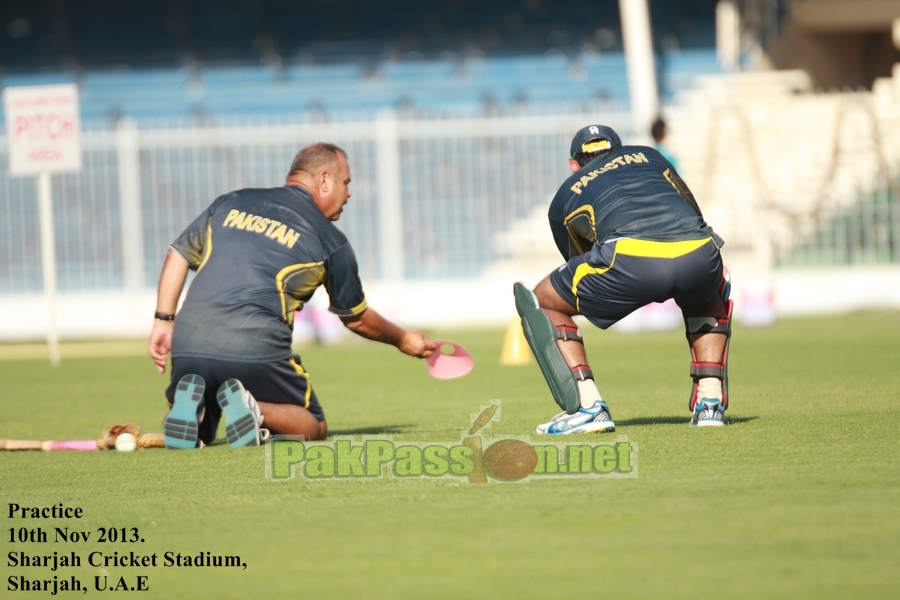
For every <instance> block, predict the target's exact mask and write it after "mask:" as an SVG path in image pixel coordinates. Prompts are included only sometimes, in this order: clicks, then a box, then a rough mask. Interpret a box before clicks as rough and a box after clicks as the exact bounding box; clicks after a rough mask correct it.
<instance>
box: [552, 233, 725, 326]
mask: <svg viewBox="0 0 900 600" xmlns="http://www.w3.org/2000/svg"><path fill="white" fill-rule="evenodd" d="M720 245H721V240H720V239H719V238H718V237H717V236H716V237H708V238H705V239H702V240H689V241H682V242H654V241H647V240H637V239H632V238H624V239H620V240H616V241H612V242H607V243H605V244H599V245H596V246H594V247H593V248H592V249H591V251H590V252H587V253H585V254H582V255H580V256H576V257H575V258H573V259H571V260H570V261H569V262H567V263H566V264H564V265H562V266H561V267H560V268H559V269H557V270H556V271H554V272H553V273H551V274H550V283H552V284H553V288H554V289H555V290H556V291H557V293H558V294H559V295H560V296H562V298H563V299H565V300H566V301H567V302H568V303H569V304H571V305H572V306H574V307H575V308H577V309H578V312H579V313H580V314H582V315H584V316H585V318H587V320H588V321H590V322H591V323H593V324H594V325H596V326H597V327H599V328H601V329H606V328H607V327H609V326H610V325H612V324H613V323H615V322H617V321H619V320H620V319H623V318H624V317H626V316H628V315H629V314H631V313H632V312H634V311H635V310H637V309H638V308H640V307H642V306H644V305H647V304H650V303H651V302H665V301H666V300H668V299H669V298H674V299H675V302H676V304H678V306H679V307H680V308H681V310H682V312H684V314H686V315H689V316H695V315H697V314H699V313H700V311H702V310H703V309H705V308H706V307H707V305H709V303H710V302H712V300H713V299H714V298H715V296H716V294H717V293H720V292H719V289H720V286H721V284H722V272H723V266H722V257H721V255H720V254H719V246H720Z"/></svg>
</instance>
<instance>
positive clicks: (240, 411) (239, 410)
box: [216, 379, 269, 448]
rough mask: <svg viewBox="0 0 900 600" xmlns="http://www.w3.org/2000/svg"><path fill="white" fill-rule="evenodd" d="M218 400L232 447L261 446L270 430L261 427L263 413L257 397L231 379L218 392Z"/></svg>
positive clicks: (227, 436)
mask: <svg viewBox="0 0 900 600" xmlns="http://www.w3.org/2000/svg"><path fill="white" fill-rule="evenodd" d="M216 400H217V401H218V402H219V406H221V407H222V412H224V413H225V439H226V440H228V445H229V446H231V447H232V448H243V447H244V446H259V444H260V442H261V441H265V440H266V438H268V434H269V431H268V430H266V429H260V425H262V422H263V416H262V413H261V412H260V410H259V405H258V404H257V403H256V399H255V398H254V397H253V395H252V394H250V392H248V391H247V390H245V389H244V386H243V384H242V383H241V382H240V381H238V380H237V379H229V380H227V381H226V382H225V383H223V384H222V385H221V386H219V390H218V391H217V392H216Z"/></svg>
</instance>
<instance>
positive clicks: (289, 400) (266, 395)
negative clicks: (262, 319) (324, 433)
mask: <svg viewBox="0 0 900 600" xmlns="http://www.w3.org/2000/svg"><path fill="white" fill-rule="evenodd" d="M191 373H193V374H195V375H199V376H200V377H202V378H203V380H204V381H205V382H206V392H205V394H204V402H205V405H206V410H207V416H210V415H211V416H212V417H213V421H211V422H210V423H211V424H212V423H216V424H218V420H219V416H220V415H221V412H222V410H221V408H220V407H219V403H218V402H217V401H216V391H218V389H219V386H220V385H222V383H224V382H225V381H226V380H228V379H237V380H239V381H240V382H241V384H243V386H244V388H245V389H247V390H249V391H250V393H251V394H253V397H254V398H256V399H257V400H259V401H260V402H271V403H272V404H296V405H297V406H302V407H304V408H306V409H307V410H309V412H311V413H312V414H313V416H315V417H316V419H317V420H318V421H320V422H321V421H324V420H325V412H324V411H323V410H322V405H321V404H319V400H318V398H316V393H315V392H314V391H313V389H312V386H311V385H310V383H309V374H308V373H307V372H306V370H305V369H304V368H303V365H302V364H300V357H299V356H297V355H296V354H295V355H294V356H292V357H291V358H289V359H285V360H282V361H278V362H266V363H254V362H235V361H229V360H214V359H210V358H197V357H193V356H180V357H178V358H173V359H172V379H171V382H170V383H169V387H168V388H166V400H168V402H169V405H170V406H171V405H172V402H173V401H174V400H175V386H176V385H177V384H178V380H179V379H181V378H182V377H184V376H185V375H188V374H191ZM210 411H211V412H210Z"/></svg>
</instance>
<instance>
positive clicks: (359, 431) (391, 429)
mask: <svg viewBox="0 0 900 600" xmlns="http://www.w3.org/2000/svg"><path fill="white" fill-rule="evenodd" d="M413 426H414V425H413V424H412V423H404V424H402V425H372V426H371V427H356V428H354V429H329V430H328V437H332V436H335V435H378V434H383V433H405V432H406V431H407V430H409V428H411V427H413Z"/></svg>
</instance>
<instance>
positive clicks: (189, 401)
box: [163, 375, 206, 450]
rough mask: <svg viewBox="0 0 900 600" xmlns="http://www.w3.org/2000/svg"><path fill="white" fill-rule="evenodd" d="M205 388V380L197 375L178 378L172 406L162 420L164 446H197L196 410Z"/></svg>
mask: <svg viewBox="0 0 900 600" xmlns="http://www.w3.org/2000/svg"><path fill="white" fill-rule="evenodd" d="M205 390H206V382H205V381H203V378H202V377H200V376H199V375H185V376H184V377H182V378H181V379H179V380H178V384H177V385H176V386H175V399H174V401H173V402H172V408H171V409H170V410H169V414H167V415H166V418H165V420H164V421H163V436H164V437H165V441H166V448H172V449H176V450H190V449H192V448H196V447H197V439H198V436H199V433H200V424H199V423H198V422H197V410H198V409H199V408H200V403H201V402H202V401H203V392H204V391H205Z"/></svg>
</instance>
